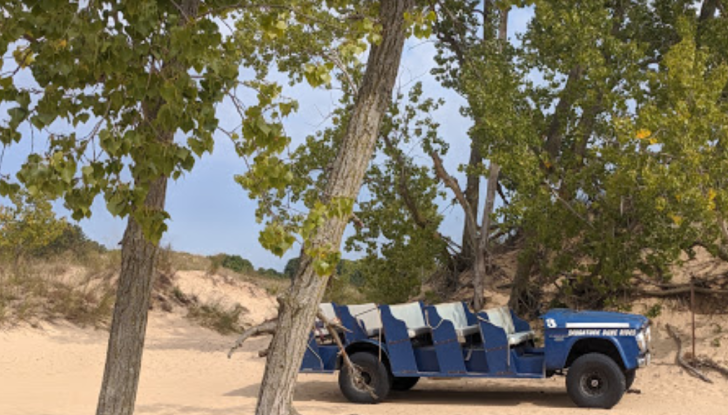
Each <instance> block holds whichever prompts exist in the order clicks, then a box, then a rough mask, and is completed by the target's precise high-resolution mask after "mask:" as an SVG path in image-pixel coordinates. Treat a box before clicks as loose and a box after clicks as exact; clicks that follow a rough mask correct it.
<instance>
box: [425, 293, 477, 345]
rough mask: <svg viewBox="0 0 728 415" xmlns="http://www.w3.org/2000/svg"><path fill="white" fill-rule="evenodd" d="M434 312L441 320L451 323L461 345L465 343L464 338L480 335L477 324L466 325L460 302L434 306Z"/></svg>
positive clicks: (463, 309) (466, 317)
mask: <svg viewBox="0 0 728 415" xmlns="http://www.w3.org/2000/svg"><path fill="white" fill-rule="evenodd" d="M435 310H437V314H438V315H439V316H440V317H441V318H442V319H443V320H448V321H449V322H451V323H452V325H453V327H454V328H455V333H456V334H457V336H458V340H459V341H460V342H461V343H464V342H465V337H467V336H470V335H473V334H476V333H480V327H479V326H478V325H477V324H472V325H468V316H467V315H466V314H465V307H464V306H463V303H462V302H456V303H447V304H438V305H436V306H435Z"/></svg>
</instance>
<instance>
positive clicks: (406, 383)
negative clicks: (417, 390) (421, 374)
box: [392, 377, 420, 392]
mask: <svg viewBox="0 0 728 415" xmlns="http://www.w3.org/2000/svg"><path fill="white" fill-rule="evenodd" d="M419 380H420V378H418V377H402V378H398V377H392V390H393V391H400V392H404V391H408V390H410V389H412V388H414V387H415V385H416V384H417V382H418V381H419Z"/></svg>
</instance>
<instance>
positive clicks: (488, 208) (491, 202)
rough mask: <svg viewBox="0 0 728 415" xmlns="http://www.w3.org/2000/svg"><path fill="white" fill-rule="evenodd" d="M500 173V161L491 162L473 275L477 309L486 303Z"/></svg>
mask: <svg viewBox="0 0 728 415" xmlns="http://www.w3.org/2000/svg"><path fill="white" fill-rule="evenodd" d="M499 175H500V166H499V165H498V163H495V162H491V163H490V172H489V173H488V190H487V192H486V194H485V206H484V207H483V226H481V227H480V238H479V241H478V242H479V243H478V251H477V252H476V255H475V275H474V276H473V287H474V289H475V293H474V295H473V307H474V308H475V310H482V309H483V306H484V305H485V299H484V298H483V291H484V290H485V277H486V275H487V273H488V269H487V268H488V266H487V265H488V264H487V261H489V260H490V254H489V252H488V242H489V240H490V239H489V238H490V225H491V218H492V216H493V210H494V208H495V195H496V190H497V189H498V176H499Z"/></svg>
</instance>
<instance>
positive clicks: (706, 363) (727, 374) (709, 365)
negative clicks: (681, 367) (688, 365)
mask: <svg viewBox="0 0 728 415" xmlns="http://www.w3.org/2000/svg"><path fill="white" fill-rule="evenodd" d="M692 363H693V365H694V366H696V367H701V368H705V369H710V370H714V371H716V372H718V373H720V374H721V375H723V377H724V378H726V379H728V369H727V368H725V367H724V366H721V365H719V364H718V363H716V362H715V361H714V360H713V359H710V358H707V357H696V358H695V359H693V362H692Z"/></svg>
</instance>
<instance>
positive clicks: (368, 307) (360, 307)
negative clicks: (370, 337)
mask: <svg viewBox="0 0 728 415" xmlns="http://www.w3.org/2000/svg"><path fill="white" fill-rule="evenodd" d="M348 308H349V313H351V316H352V317H354V318H355V319H357V321H359V322H360V323H363V324H364V327H365V328H366V330H367V332H369V333H372V332H373V331H374V330H379V329H381V328H382V319H381V318H379V309H378V308H377V305H376V304H374V303H367V304H354V305H350V306H348Z"/></svg>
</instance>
